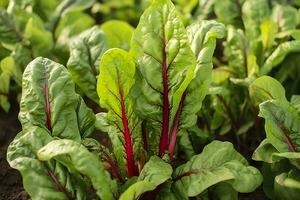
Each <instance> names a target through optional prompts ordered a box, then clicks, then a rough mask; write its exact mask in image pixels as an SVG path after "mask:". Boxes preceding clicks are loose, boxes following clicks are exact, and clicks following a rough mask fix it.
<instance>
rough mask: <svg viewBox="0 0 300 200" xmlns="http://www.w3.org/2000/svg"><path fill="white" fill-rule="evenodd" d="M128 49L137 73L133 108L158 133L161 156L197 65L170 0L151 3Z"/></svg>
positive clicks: (182, 26) (184, 31)
mask: <svg viewBox="0 0 300 200" xmlns="http://www.w3.org/2000/svg"><path fill="white" fill-rule="evenodd" d="M131 48H132V49H131V51H132V53H133V55H134V57H135V58H136V60H137V68H138V74H139V76H138V78H137V79H138V80H137V84H136V87H135V108H136V109H135V110H136V112H137V114H138V115H139V116H141V118H143V119H146V120H147V123H148V125H149V126H152V127H153V129H152V130H153V131H154V132H156V133H155V134H156V135H160V142H159V146H160V148H159V154H160V155H162V154H163V153H164V151H165V150H167V148H168V140H169V138H168V133H169V128H170V124H169V123H170V122H173V119H174V117H175V115H176V113H177V110H178V108H179V107H180V101H181V97H182V95H183V93H184V91H185V89H186V88H187V86H188V84H189V83H190V81H191V80H192V78H193V73H194V69H195V66H196V60H195V56H194V54H193V52H192V50H191V48H190V46H189V40H188V36H187V33H186V30H185V28H184V25H183V24H182V23H181V22H180V19H179V17H178V15H177V13H176V9H175V7H174V5H173V4H172V2H171V1H170V0H163V1H158V0H155V1H153V2H152V5H151V6H150V7H149V8H148V9H147V10H146V11H145V12H144V14H143V15H142V16H141V19H140V23H139V24H138V26H137V28H136V29H135V31H134V33H133V38H132V44H131Z"/></svg>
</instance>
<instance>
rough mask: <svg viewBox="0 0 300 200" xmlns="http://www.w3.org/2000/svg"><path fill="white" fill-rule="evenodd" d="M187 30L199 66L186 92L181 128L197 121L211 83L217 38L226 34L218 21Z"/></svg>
mask: <svg viewBox="0 0 300 200" xmlns="http://www.w3.org/2000/svg"><path fill="white" fill-rule="evenodd" d="M187 31H188V36H189V41H190V44H191V48H192V51H193V52H194V54H195V57H196V58H197V66H196V69H195V72H194V73H195V74H194V77H193V79H192V81H191V82H190V84H189V86H188V88H187V89H186V92H185V94H186V97H185V100H184V104H183V109H182V113H181V115H180V129H186V128H191V127H193V126H194V125H195V124H196V122H197V118H198V116H197V113H198V112H199V111H200V109H201V105H202V101H203V99H204V98H205V96H206V94H207V93H208V89H209V85H210V83H211V74H212V67H213V66H212V57H213V52H214V50H215V47H216V40H217V39H219V38H222V37H223V36H224V33H225V27H224V25H223V24H221V23H218V22H216V21H201V22H199V23H194V24H192V25H191V26H189V27H188V28H187Z"/></svg>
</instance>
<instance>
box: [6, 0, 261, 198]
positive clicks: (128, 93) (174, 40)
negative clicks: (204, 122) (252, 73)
mask: <svg viewBox="0 0 300 200" xmlns="http://www.w3.org/2000/svg"><path fill="white" fill-rule="evenodd" d="M224 31H225V27H224V25H222V24H220V23H218V22H216V21H201V22H195V23H193V24H191V25H190V26H188V27H187V28H185V26H184V24H183V23H182V22H181V18H180V17H179V15H178V14H177V11H176V10H175V7H174V5H173V4H172V2H171V1H170V0H154V1H153V2H152V4H151V5H150V7H149V8H147V9H146V10H145V11H144V13H143V15H142V16H141V18H140V21H139V24H138V26H137V27H136V29H135V30H134V31H133V33H132V38H131V43H130V48H128V49H129V50H128V51H126V50H124V49H126V48H124V49H119V48H111V49H109V48H108V47H106V46H105V45H104V44H105V41H102V40H101V33H99V32H97V30H96V29H90V30H89V31H87V32H85V33H83V34H82V35H81V36H80V37H81V38H80V39H79V40H77V42H74V44H72V45H73V50H74V51H71V58H70V59H69V61H68V70H69V71H68V70H67V69H66V68H65V67H64V66H63V65H61V64H58V63H56V62H54V61H51V60H49V59H47V58H42V57H38V58H36V59H35V60H33V61H32V62H31V63H30V64H29V65H28V66H27V67H26V69H25V72H24V74H23V80H22V98H21V103H20V114H19V120H20V122H21V124H22V131H21V132H20V133H19V134H18V135H17V136H16V138H15V139H14V141H13V142H12V143H11V144H10V146H9V148H8V153H7V159H8V161H9V164H10V165H11V167H13V168H15V169H17V170H19V171H20V172H21V174H22V177H23V184H24V188H25V189H26V191H27V192H28V193H29V195H30V196H31V198H32V199H33V200H35V199H57V200H59V199H103V200H110V199H121V200H131V199H132V200H133V199H162V200H164V199H173V200H175V199H178V200H179V199H180V200H182V199H189V198H191V197H199V198H203V199H208V198H213V199H231V200H232V199H237V198H238V193H249V192H252V191H254V190H255V189H256V188H257V187H258V186H259V185H260V184H261V182H262V175H261V174H260V172H259V171H258V170H257V169H256V168H254V167H252V166H249V164H248V162H247V160H246V159H245V158H244V157H243V156H242V155H241V154H240V153H238V152H237V151H236V150H235V149H234V147H233V145H232V144H231V143H230V142H221V141H217V140H215V141H212V142H211V143H209V144H208V145H206V146H205V147H204V148H203V150H202V152H201V153H200V154H196V153H195V152H194V153H191V154H190V156H186V157H184V156H181V155H180V148H185V149H192V148H193V147H192V144H189V143H184V144H181V147H179V145H178V141H179V139H180V138H181V137H182V136H183V135H188V134H189V133H190V132H193V131H195V130H197V128H198V124H197V120H198V113H199V111H200V109H201V104H202V101H203V99H204V97H205V96H206V95H207V93H208V90H209V86H210V83H211V74H212V57H213V53H214V50H215V46H216V40H217V39H218V38H222V37H223V36H224ZM108 46H109V44H108ZM106 49H108V50H107V51H105V53H103V52H104V50H106ZM79 56H82V59H78V57H79ZM99 57H100V58H99ZM80 58H81V57H80ZM87 70H88V72H87ZM98 72H99V75H98ZM80 75H81V76H82V77H80ZM71 77H73V79H72V78H71ZM73 80H74V82H76V83H77V84H78V86H79V87H80V88H81V90H83V91H84V93H85V94H86V95H87V96H88V97H89V98H91V99H92V100H94V101H98V99H99V105H100V106H101V107H102V108H104V109H105V110H106V112H101V113H97V114H96V115H95V114H94V113H93V112H92V110H91V109H90V108H88V107H87V106H86V104H85V102H84V101H83V99H82V98H81V96H80V95H78V94H77V93H76V90H75V83H74V82H73ZM96 82H97V83H96ZM95 84H96V85H95ZM96 87H97V89H96ZM97 95H98V96H97ZM94 127H96V129H99V130H101V131H102V132H104V133H102V134H103V135H106V134H107V135H108V138H109V142H103V141H98V140H96V139H93V138H92V137H91V134H92V133H93V131H94ZM182 146H183V147H182Z"/></svg>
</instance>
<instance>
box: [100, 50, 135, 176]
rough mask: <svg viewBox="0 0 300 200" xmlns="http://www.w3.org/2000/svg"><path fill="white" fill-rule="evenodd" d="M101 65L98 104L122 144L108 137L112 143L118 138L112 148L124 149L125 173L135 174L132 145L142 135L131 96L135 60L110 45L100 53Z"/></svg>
mask: <svg viewBox="0 0 300 200" xmlns="http://www.w3.org/2000/svg"><path fill="white" fill-rule="evenodd" d="M100 68H101V71H100V75H99V79H98V85H97V92H98V95H99V97H100V105H101V106H102V107H103V108H106V109H107V110H108V114H107V119H108V122H109V123H110V124H111V125H113V126H114V127H115V128H114V129H112V130H111V131H113V132H114V133H109V134H110V135H112V134H119V135H121V138H122V140H124V147H123V145H122V144H120V141H118V140H113V139H112V138H111V139H112V142H113V143H114V141H118V144H116V143H115V144H113V145H114V148H118V149H119V148H122V149H124V150H123V151H125V158H126V164H127V173H128V176H129V177H132V176H134V175H135V174H136V172H135V163H134V150H135V151H136V152H138V149H134V146H133V145H134V144H136V145H137V144H138V138H139V137H140V135H141V132H140V121H139V119H138V118H137V116H136V115H135V113H134V112H133V106H134V105H133V102H132V99H131V96H130V91H131V88H132V86H133V84H134V81H135V79H134V76H135V63H134V60H133V59H132V58H131V56H130V54H129V53H127V52H126V51H124V50H121V49H110V50H108V51H107V52H105V54H104V55H103V57H102V59H101V63H100ZM111 137H113V136H111ZM114 137H116V136H114ZM123 138H124V139H123ZM120 157H122V156H120Z"/></svg>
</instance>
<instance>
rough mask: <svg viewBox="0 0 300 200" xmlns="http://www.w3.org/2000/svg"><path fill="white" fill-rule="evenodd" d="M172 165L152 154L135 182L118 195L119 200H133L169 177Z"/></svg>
mask: <svg viewBox="0 0 300 200" xmlns="http://www.w3.org/2000/svg"><path fill="white" fill-rule="evenodd" d="M172 171H173V170H172V167H171V165H169V164H168V163H166V162H164V161H163V160H162V159H161V158H159V157H157V156H153V157H151V158H150V160H149V161H148V162H147V163H146V164H145V166H144V168H143V170H142V171H141V173H140V176H139V177H138V179H137V182H136V183H134V184H133V185H131V186H130V187H129V188H128V189H127V190H126V191H125V192H124V193H123V194H122V195H121V197H120V200H134V199H139V197H140V196H141V195H142V194H143V193H145V192H147V191H152V190H154V189H155V188H156V187H157V186H159V185H160V184H162V183H164V182H165V181H167V180H168V179H171V175H172Z"/></svg>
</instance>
